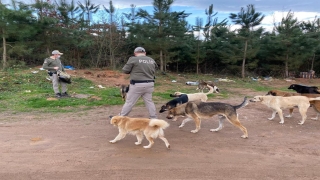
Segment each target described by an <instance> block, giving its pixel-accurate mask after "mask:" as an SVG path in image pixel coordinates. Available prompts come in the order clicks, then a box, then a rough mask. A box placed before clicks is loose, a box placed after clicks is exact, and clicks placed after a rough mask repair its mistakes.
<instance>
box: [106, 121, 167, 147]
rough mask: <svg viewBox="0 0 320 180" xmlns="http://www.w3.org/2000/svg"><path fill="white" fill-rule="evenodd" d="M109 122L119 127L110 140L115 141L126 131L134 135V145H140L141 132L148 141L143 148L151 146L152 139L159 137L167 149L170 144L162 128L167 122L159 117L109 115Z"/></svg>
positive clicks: (165, 126)
mask: <svg viewBox="0 0 320 180" xmlns="http://www.w3.org/2000/svg"><path fill="white" fill-rule="evenodd" d="M110 118H111V120H110V124H113V125H114V126H117V127H118V129H119V134H118V135H117V136H116V137H115V138H114V139H113V140H111V141H110V142H111V143H115V142H117V141H119V140H121V139H123V138H124V137H126V135H127V134H128V133H130V134H133V135H136V137H137V139H138V141H137V142H135V144H136V145H140V144H141V142H142V139H143V134H144V135H145V136H146V138H147V140H148V141H149V145H148V146H143V147H144V148H151V147H152V145H153V144H154V141H153V140H154V139H156V138H158V137H159V138H160V139H161V140H162V141H163V142H164V143H165V144H166V147H167V148H168V149H169V148H170V144H169V142H168V140H167V139H166V138H165V137H164V132H163V130H164V129H165V128H167V127H168V126H169V124H168V123H167V122H166V121H164V120H161V119H149V118H130V117H127V116H110Z"/></svg>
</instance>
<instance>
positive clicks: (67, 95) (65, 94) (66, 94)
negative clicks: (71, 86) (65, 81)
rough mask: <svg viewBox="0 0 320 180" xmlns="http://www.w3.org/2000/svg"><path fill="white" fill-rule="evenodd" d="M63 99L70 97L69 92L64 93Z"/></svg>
mask: <svg viewBox="0 0 320 180" xmlns="http://www.w3.org/2000/svg"><path fill="white" fill-rule="evenodd" d="M62 97H70V96H69V94H68V93H67V92H64V93H62Z"/></svg>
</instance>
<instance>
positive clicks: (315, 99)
mask: <svg viewBox="0 0 320 180" xmlns="http://www.w3.org/2000/svg"><path fill="white" fill-rule="evenodd" d="M309 101H320V97H316V98H309Z"/></svg>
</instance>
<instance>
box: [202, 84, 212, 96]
mask: <svg viewBox="0 0 320 180" xmlns="http://www.w3.org/2000/svg"><path fill="white" fill-rule="evenodd" d="M207 87H208V88H209V89H210V90H209V91H208V92H207V93H204V94H205V95H208V94H212V93H213V87H212V86H210V85H209V84H207Z"/></svg>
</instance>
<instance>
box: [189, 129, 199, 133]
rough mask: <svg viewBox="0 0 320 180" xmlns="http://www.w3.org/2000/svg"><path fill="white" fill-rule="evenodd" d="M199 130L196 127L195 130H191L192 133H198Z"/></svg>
mask: <svg viewBox="0 0 320 180" xmlns="http://www.w3.org/2000/svg"><path fill="white" fill-rule="evenodd" d="M198 131H199V130H197V129H195V130H192V131H191V132H192V133H197V132H198Z"/></svg>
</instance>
